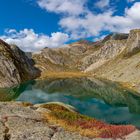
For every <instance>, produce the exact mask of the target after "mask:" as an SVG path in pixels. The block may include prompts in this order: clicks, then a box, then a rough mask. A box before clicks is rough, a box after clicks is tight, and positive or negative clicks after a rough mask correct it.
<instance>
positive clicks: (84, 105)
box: [0, 78, 140, 126]
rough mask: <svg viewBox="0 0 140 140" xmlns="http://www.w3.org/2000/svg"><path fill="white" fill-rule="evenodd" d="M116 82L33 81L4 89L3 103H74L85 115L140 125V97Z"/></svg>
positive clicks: (75, 80) (2, 92)
mask: <svg viewBox="0 0 140 140" xmlns="http://www.w3.org/2000/svg"><path fill="white" fill-rule="evenodd" d="M136 94H137V93H132V92H131V91H128V90H125V89H123V88H121V87H120V86H119V85H117V84H115V83H111V82H109V81H101V80H97V79H89V78H75V79H49V80H43V81H29V82H27V83H25V84H21V85H20V86H18V87H15V88H12V89H1V90H0V100H1V101H10V100H17V101H26V102H32V103H46V102H52V101H59V102H63V103H66V104H70V105H72V106H74V107H76V108H77V109H78V111H79V112H80V113H82V114H85V115H88V116H91V117H95V118H97V119H100V120H103V121H106V122H109V123H115V124H128V123H130V124H134V125H136V126H140V96H138V95H136Z"/></svg>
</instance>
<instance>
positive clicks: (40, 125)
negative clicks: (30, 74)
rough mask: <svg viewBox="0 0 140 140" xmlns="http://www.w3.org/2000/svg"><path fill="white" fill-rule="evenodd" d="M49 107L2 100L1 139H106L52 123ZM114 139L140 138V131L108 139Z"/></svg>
mask: <svg viewBox="0 0 140 140" xmlns="http://www.w3.org/2000/svg"><path fill="white" fill-rule="evenodd" d="M49 108H50V109H47V108H46V107H45V105H31V104H29V103H19V102H18V103H15V102H8V103H7V102H1V103H0V140H105V138H93V137H91V136H90V137H85V136H82V135H80V134H79V133H78V132H73V130H71V131H66V129H64V128H63V127H61V126H60V125H57V124H54V123H50V121H49V120H48V118H47V119H46V117H45V116H47V114H49V113H50V112H51V106H49ZM61 108H63V107H61ZM55 109H56V108H55ZM66 109H68V107H66ZM68 110H70V111H72V110H73V109H72V108H69V109H68ZM44 114H46V115H44ZM128 131H129V130H128ZM93 132H94V130H93ZM120 134H121V133H120ZM112 139H118V140H119V139H126V140H139V139H140V131H138V130H137V129H134V130H132V132H131V131H130V132H129V134H127V135H126V136H123V137H120V138H107V140H112Z"/></svg>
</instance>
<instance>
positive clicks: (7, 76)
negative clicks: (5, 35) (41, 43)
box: [0, 40, 39, 87]
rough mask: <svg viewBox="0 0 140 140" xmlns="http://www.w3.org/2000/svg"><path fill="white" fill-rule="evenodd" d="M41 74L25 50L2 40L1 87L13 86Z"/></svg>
mask: <svg viewBox="0 0 140 140" xmlns="http://www.w3.org/2000/svg"><path fill="white" fill-rule="evenodd" d="M37 75H39V71H38V70H37V69H36V68H35V67H34V62H33V61H32V60H30V59H29V58H28V57H27V56H26V55H25V53H24V52H23V51H21V50H20V49H19V48H18V47H16V46H10V45H8V44H7V43H5V42H4V41H2V40H0V87H11V86H14V85H17V84H19V83H21V82H24V81H25V80H30V79H33V78H35V77H37Z"/></svg>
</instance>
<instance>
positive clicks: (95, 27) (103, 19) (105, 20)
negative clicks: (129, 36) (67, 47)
mask: <svg viewBox="0 0 140 140" xmlns="http://www.w3.org/2000/svg"><path fill="white" fill-rule="evenodd" d="M129 1H130V0H129ZM131 1H132V0H131ZM41 3H42V5H41ZM66 3H69V4H68V5H71V7H69V6H68V7H67V6H66V7H67V8H66V7H65V6H64V5H65V4H66ZM38 4H39V6H40V7H41V8H44V9H45V10H47V11H51V12H55V13H61V16H60V17H61V18H60V21H59V25H60V27H61V28H62V29H63V30H64V31H65V32H66V33H69V34H70V36H71V38H73V39H79V38H86V37H91V36H94V37H97V36H99V35H100V33H101V32H103V31H109V32H128V31H129V30H130V29H133V28H140V24H139V23H140V16H139V13H140V2H135V3H134V4H133V5H132V6H131V7H130V8H126V9H125V12H124V15H122V16H117V15H114V12H115V10H113V9H112V7H111V8H109V4H110V0H99V1H98V2H97V3H95V4H94V6H95V5H96V6H98V8H105V7H108V9H104V11H102V12H101V13H99V12H98V13H97V12H96V11H91V10H90V9H89V8H88V6H87V0H39V1H38ZM66 5H67V4H66ZM76 7H79V8H76ZM76 11H77V12H76ZM79 14H80V15H82V16H80V15H79Z"/></svg>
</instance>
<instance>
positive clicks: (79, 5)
mask: <svg viewBox="0 0 140 140" xmlns="http://www.w3.org/2000/svg"><path fill="white" fill-rule="evenodd" d="M37 3H38V5H39V6H40V7H41V8H43V9H45V10H47V11H50V12H55V13H63V14H65V13H66V14H69V15H80V14H82V13H83V12H84V4H85V3H86V0H38V2H37Z"/></svg>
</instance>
